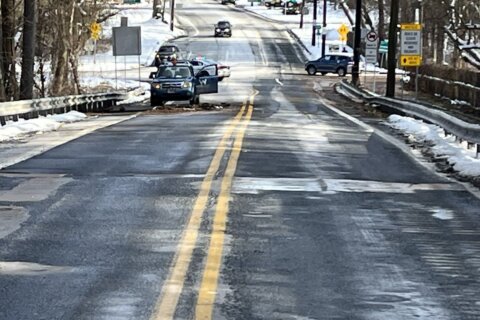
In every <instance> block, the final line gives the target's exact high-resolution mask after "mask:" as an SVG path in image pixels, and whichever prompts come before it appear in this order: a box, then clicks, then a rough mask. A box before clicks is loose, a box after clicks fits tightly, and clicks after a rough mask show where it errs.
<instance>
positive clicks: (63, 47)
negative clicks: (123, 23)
mask: <svg viewBox="0 0 480 320" xmlns="http://www.w3.org/2000/svg"><path fill="white" fill-rule="evenodd" d="M74 10H75V3H74V1H73V0H69V2H68V3H65V4H64V6H63V7H61V8H59V9H58V17H57V19H59V30H58V32H59V35H58V38H57V39H58V45H57V48H56V50H57V56H56V59H55V60H56V64H55V66H54V71H53V81H52V86H51V93H52V95H54V96H56V95H61V94H63V93H64V92H66V90H67V89H68V84H69V79H68V78H69V77H68V74H69V72H68V64H69V60H70V53H71V47H70V39H71V38H72V37H73V34H72V27H71V24H72V22H73V20H72V16H73V14H74Z"/></svg>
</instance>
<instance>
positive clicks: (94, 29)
mask: <svg viewBox="0 0 480 320" xmlns="http://www.w3.org/2000/svg"><path fill="white" fill-rule="evenodd" d="M100 32H102V26H101V25H100V24H99V23H96V22H92V23H91V24H90V37H91V38H92V39H95V40H98V39H99V38H100Z"/></svg>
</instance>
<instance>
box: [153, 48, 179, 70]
mask: <svg viewBox="0 0 480 320" xmlns="http://www.w3.org/2000/svg"><path fill="white" fill-rule="evenodd" d="M179 58H180V49H179V48H178V47H177V46H176V45H174V44H166V45H162V46H161V47H160V48H159V49H158V51H157V52H156V54H155V60H154V65H155V66H156V67H158V66H159V65H161V64H163V63H165V62H167V61H171V60H172V59H179Z"/></svg>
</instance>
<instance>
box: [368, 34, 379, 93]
mask: <svg viewBox="0 0 480 320" xmlns="http://www.w3.org/2000/svg"><path fill="white" fill-rule="evenodd" d="M377 60H378V35H377V34H376V33H375V31H370V32H369V33H367V35H366V36H365V77H366V76H367V63H371V64H373V67H374V69H373V92H375V72H376V66H377Z"/></svg>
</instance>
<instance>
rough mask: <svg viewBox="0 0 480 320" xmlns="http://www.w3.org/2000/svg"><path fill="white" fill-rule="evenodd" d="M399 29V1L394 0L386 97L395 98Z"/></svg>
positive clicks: (391, 15) (389, 35) (389, 39)
mask: <svg viewBox="0 0 480 320" xmlns="http://www.w3.org/2000/svg"><path fill="white" fill-rule="evenodd" d="M397 29H398V0H392V4H391V9H390V26H389V28H388V63H387V69H388V73H387V92H386V96H387V97H390V98H395V69H396V68H397V59H396V55H397V52H396V51H397Z"/></svg>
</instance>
